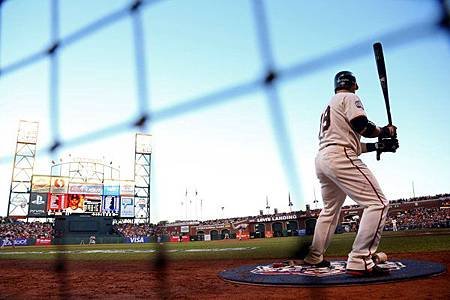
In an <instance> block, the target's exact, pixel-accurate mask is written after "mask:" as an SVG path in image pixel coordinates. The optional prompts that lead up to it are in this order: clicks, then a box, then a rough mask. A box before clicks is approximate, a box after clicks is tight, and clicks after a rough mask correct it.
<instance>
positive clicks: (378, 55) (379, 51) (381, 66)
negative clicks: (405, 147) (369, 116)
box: [373, 42, 396, 160]
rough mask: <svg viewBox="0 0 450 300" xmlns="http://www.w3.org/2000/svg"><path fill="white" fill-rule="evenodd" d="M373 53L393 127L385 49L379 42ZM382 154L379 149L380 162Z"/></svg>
mask: <svg viewBox="0 0 450 300" xmlns="http://www.w3.org/2000/svg"><path fill="white" fill-rule="evenodd" d="M373 52H374V54H375V61H376V63H377V69H378V77H379V78H380V84H381V89H382V91H383V96H384V103H385V104H386V112H387V117H388V123H389V125H392V116H391V106H390V104H389V92H388V84H387V75H386V65H385V63H384V55H383V47H382V46H381V43H379V42H377V43H375V44H373ZM395 138H396V137H395ZM378 141H379V142H382V138H381V137H378ZM382 152H383V151H381V150H379V149H377V160H380V155H381V153H382ZM394 152H395V151H394Z"/></svg>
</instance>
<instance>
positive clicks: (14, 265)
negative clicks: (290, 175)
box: [0, 251, 450, 300]
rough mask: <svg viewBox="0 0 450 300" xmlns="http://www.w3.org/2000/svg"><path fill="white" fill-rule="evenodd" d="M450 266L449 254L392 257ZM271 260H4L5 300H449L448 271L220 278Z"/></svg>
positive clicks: (1, 294) (0, 266) (0, 273)
mask: <svg viewBox="0 0 450 300" xmlns="http://www.w3.org/2000/svg"><path fill="white" fill-rule="evenodd" d="M390 258H393V259H401V258H409V259H421V260H430V261H436V262H440V263H443V264H445V265H446V266H447V270H448V269H449V267H450V251H441V252H428V253H414V254H404V253H402V254H392V253H391V254H390ZM267 262H268V260H267V259H265V260H261V259H259V260H209V261H198V260H196V261H169V262H168V263H167V265H166V267H165V268H164V269H161V268H158V267H156V266H155V264H154V263H153V262H148V263H145V262H142V261H111V262H108V261H100V262H93V261H88V262H87V261H68V262H67V263H66V264H65V265H64V269H63V270H62V271H61V269H60V270H59V271H58V266H57V265H56V264H55V262H53V261H48V260H45V261H37V260H0V298H1V299H49V298H50V299H57V298H63V299H68V298H71V299H86V298H89V299H105V298H108V299H136V298H141V299H144V298H145V299H158V298H167V299H355V298H357V299H409V300H412V299H450V289H449V286H450V275H449V273H448V272H446V273H444V274H441V275H438V276H434V277H429V278H423V279H416V280H410V281H401V282H395V283H385V284H373V285H360V286H359V285H358V286H343V287H326V288H305V287H268V286H253V285H241V284H235V283H229V282H225V281H223V280H222V279H220V278H219V277H218V273H219V272H220V271H222V270H224V269H229V268H234V267H238V266H241V265H246V264H255V263H267ZM163 270H164V271H163Z"/></svg>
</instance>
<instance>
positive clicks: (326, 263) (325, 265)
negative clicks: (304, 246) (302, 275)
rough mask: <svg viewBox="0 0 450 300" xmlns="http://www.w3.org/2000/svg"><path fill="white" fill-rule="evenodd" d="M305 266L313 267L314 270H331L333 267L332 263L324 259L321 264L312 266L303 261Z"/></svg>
mask: <svg viewBox="0 0 450 300" xmlns="http://www.w3.org/2000/svg"><path fill="white" fill-rule="evenodd" d="M303 265H305V266H308V267H312V268H330V267H331V263H330V262H329V261H328V260H325V259H323V260H322V261H321V262H320V263H317V264H310V263H307V262H306V261H303Z"/></svg>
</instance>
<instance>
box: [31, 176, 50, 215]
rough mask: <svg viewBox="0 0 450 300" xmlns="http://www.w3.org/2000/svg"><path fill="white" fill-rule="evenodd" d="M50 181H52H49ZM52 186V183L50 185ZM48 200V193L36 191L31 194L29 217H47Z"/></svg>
mask: <svg viewBox="0 0 450 300" xmlns="http://www.w3.org/2000/svg"><path fill="white" fill-rule="evenodd" d="M49 183H50V181H49ZM49 187H50V185H49ZM47 201H48V193H35V192H31V194H30V206H29V211H28V216H29V217H45V216H46V215H47V210H46V208H47Z"/></svg>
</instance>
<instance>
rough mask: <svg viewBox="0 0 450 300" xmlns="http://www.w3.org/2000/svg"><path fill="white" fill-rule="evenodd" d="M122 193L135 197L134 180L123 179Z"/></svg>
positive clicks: (121, 184)
mask: <svg viewBox="0 0 450 300" xmlns="http://www.w3.org/2000/svg"><path fill="white" fill-rule="evenodd" d="M120 195H121V196H133V197H134V181H131V180H122V181H121V182H120Z"/></svg>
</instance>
